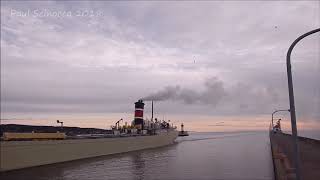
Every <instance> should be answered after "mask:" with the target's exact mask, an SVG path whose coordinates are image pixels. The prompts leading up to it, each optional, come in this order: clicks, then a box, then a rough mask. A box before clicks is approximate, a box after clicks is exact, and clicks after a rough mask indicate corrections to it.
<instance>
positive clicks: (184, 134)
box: [178, 124, 189, 136]
mask: <svg viewBox="0 0 320 180" xmlns="http://www.w3.org/2000/svg"><path fill="white" fill-rule="evenodd" d="M178 136H189V133H188V131H184V125H183V124H181V131H179V135H178Z"/></svg>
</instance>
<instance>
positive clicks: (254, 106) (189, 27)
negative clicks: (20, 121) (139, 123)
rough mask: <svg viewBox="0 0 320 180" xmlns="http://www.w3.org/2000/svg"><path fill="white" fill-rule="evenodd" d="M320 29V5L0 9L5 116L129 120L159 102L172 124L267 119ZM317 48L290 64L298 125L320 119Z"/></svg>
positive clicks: (34, 5) (280, 104)
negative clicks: (143, 105) (144, 102)
mask: <svg viewBox="0 0 320 180" xmlns="http://www.w3.org/2000/svg"><path fill="white" fill-rule="evenodd" d="M88 12H89V14H88ZM81 15H82V16H81ZM88 15H89V16H88ZM319 26H320V2H319V1H301V2H300V1H294V2H289V1H282V2H277V1H272V2H254V1H248V2H244V1H242V2H238V1H236V2H232V1H224V2H219V1H213V2H189V1H185V2H141V1H138V2H101V1H98V2H90V3H89V2H83V1H81V2H75V1H70V2H39V1H34V2H22V1H19V2H3V1H1V118H2V119H6V118H9V119H10V118H24V117H26V116H24V113H25V114H28V117H32V115H31V116H30V114H33V115H35V116H36V115H37V114H45V115H46V116H48V117H49V116H52V115H59V114H63V113H72V114H73V115H79V116H81V114H84V113H85V114H93V115H94V114H101V113H103V114H105V116H108V114H112V113H119V114H121V113H125V114H130V115H131V114H132V112H133V108H134V106H133V103H134V102H135V101H136V100H138V99H139V98H146V97H152V96H155V95H161V96H162V99H161V98H160V99H161V100H164V101H161V102H157V103H156V107H157V112H159V114H161V113H165V114H166V116H170V115H171V114H172V115H180V116H189V115H190V114H192V115H199V116H200V115H205V116H212V117H214V116H220V117H221V116H226V117H227V116H239V117H242V116H243V117H245V116H255V115H269V114H271V112H272V111H274V110H275V109H279V108H288V106H289V101H288V94H287V92H288V90H287V79H286V66H285V57H286V52H287V49H288V47H289V46H290V44H291V43H292V42H293V41H294V40H295V39H296V38H297V37H298V36H300V35H301V34H303V33H305V32H308V31H310V30H313V29H315V28H319ZM319 39H320V34H319V33H318V34H314V35H312V36H310V37H308V38H306V39H304V40H303V41H302V42H301V43H299V44H298V45H297V46H296V48H295V49H294V51H293V55H292V62H293V63H292V64H293V65H292V66H293V79H294V90H295V97H296V108H297V114H298V118H299V120H300V121H308V120H313V121H316V120H320V111H319V109H320V80H319V79H320V55H319V54H320V41H319ZM168 93H169V94H168ZM170 93H171V94H170ZM172 93H173V94H172ZM18 114H19V115H18ZM18 116H21V117H18ZM131 116H132V115H131Z"/></svg>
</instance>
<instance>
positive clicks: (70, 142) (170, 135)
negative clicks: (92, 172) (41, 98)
mask: <svg viewBox="0 0 320 180" xmlns="http://www.w3.org/2000/svg"><path fill="white" fill-rule="evenodd" d="M143 111H144V103H143V101H142V100H139V101H137V102H136V103H135V114H134V120H133V121H132V124H131V125H128V124H127V123H126V124H125V125H124V126H122V127H121V126H120V125H119V123H120V120H119V121H118V122H117V123H116V126H114V127H113V128H112V129H111V130H103V129H95V131H96V132H103V133H98V134H97V133H95V134H94V133H89V134H88V133H87V134H74V132H68V130H67V129H68V127H65V128H63V129H60V130H62V131H63V132H57V131H56V132H45V129H42V130H40V131H38V132H34V131H33V130H32V132H30V131H27V132H26V131H22V130H21V129H20V128H17V129H18V130H19V131H18V130H16V131H12V130H11V131H10V130H9V131H6V130H5V129H4V128H1V131H2V132H1V133H2V135H3V137H1V146H0V150H1V152H0V153H1V162H0V167H1V169H0V171H8V170H14V169H21V168H27V167H33V166H40V165H46V164H52V163H59V162H65V161H72V160H77V159H84V158H90V157H96V156H104V155H110V154H116V153H123V152H129V151H136V150H142V149H147V148H155V147H161V146H166V145H169V144H172V143H174V140H175V139H176V138H177V136H178V131H177V130H176V127H173V125H172V126H170V125H169V123H167V122H166V121H162V122H160V121H157V120H156V119H155V121H153V120H151V121H148V120H144V119H143ZM121 121H122V119H121ZM2 126H4V125H2ZM46 128H47V129H50V128H51V129H54V128H56V127H53V126H46ZM69 129H71V128H69ZM81 129H82V128H78V129H77V130H78V131H81ZM83 129H84V132H86V131H85V130H86V129H88V128H83Z"/></svg>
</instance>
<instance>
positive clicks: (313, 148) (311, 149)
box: [270, 132, 320, 180]
mask: <svg viewBox="0 0 320 180" xmlns="http://www.w3.org/2000/svg"><path fill="white" fill-rule="evenodd" d="M270 142H271V149H272V156H273V162H274V171H275V175H276V179H277V180H291V179H292V180H293V179H295V169H294V168H293V167H294V163H293V141H292V136H291V135H289V134H284V133H280V132H277V133H274V132H270ZM298 143H299V144H298V145H299V150H300V166H301V179H302V180H319V179H320V141H319V140H315V139H310V138H305V137H299V142H298Z"/></svg>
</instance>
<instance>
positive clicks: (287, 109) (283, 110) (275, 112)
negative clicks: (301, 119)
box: [271, 109, 290, 128]
mask: <svg viewBox="0 0 320 180" xmlns="http://www.w3.org/2000/svg"><path fill="white" fill-rule="evenodd" d="M281 111H289V112H290V109H280V110H275V111H274V112H273V113H272V118H271V125H272V128H273V115H274V114H275V113H277V112H281Z"/></svg>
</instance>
